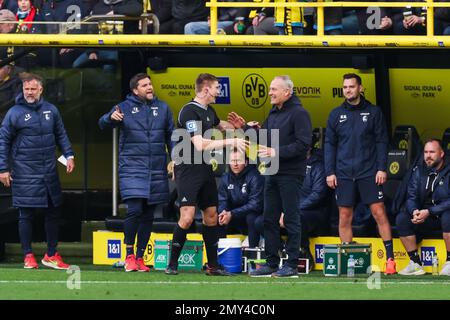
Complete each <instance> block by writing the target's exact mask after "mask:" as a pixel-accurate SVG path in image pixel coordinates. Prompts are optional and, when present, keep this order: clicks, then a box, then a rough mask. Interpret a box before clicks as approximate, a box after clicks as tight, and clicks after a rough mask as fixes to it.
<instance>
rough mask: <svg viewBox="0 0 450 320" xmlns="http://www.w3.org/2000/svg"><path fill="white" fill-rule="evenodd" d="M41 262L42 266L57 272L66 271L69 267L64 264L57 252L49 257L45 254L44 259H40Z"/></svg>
mask: <svg viewBox="0 0 450 320" xmlns="http://www.w3.org/2000/svg"><path fill="white" fill-rule="evenodd" d="M41 262H42V264H43V265H44V266H47V267H49V268H53V269H58V270H67V269H69V267H70V265H68V264H67V263H64V261H63V259H62V257H61V256H60V255H59V253H58V252H56V253H55V255H54V256H51V257H49V256H48V255H47V254H45V256H44V259H42V260H41Z"/></svg>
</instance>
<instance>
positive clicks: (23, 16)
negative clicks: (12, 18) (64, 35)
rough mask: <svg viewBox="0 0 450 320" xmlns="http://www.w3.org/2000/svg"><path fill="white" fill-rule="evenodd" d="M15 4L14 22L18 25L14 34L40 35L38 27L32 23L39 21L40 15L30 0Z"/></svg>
mask: <svg viewBox="0 0 450 320" xmlns="http://www.w3.org/2000/svg"><path fill="white" fill-rule="evenodd" d="M17 4H18V9H17V13H16V20H17V22H18V24H17V27H16V33H40V31H41V29H40V26H39V25H38V24H35V23H33V22H35V21H40V20H41V19H40V15H39V13H38V12H37V10H36V8H35V7H34V6H33V3H32V2H31V0H19V1H17Z"/></svg>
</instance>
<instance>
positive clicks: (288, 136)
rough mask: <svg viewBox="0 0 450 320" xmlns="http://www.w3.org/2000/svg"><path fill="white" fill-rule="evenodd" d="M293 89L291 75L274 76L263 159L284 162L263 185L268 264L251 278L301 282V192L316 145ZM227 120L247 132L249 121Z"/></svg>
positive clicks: (232, 115)
mask: <svg viewBox="0 0 450 320" xmlns="http://www.w3.org/2000/svg"><path fill="white" fill-rule="evenodd" d="M293 88H294V84H293V82H292V80H291V79H290V78H289V77H288V76H277V77H275V78H274V79H273V80H272V82H271V84H270V88H269V96H270V103H271V104H272V105H273V108H272V109H271V110H270V112H269V116H268V117H267V119H266V120H265V122H264V124H263V126H262V129H267V130H268V133H267V135H268V139H267V140H268V146H267V147H261V146H260V147H259V150H258V156H259V157H260V158H263V159H264V158H271V159H277V158H278V160H279V169H278V172H277V173H276V174H273V175H265V184H264V240H265V253H266V257H267V259H266V260H267V264H265V265H264V266H262V267H261V268H260V269H258V270H255V271H253V272H251V273H250V276H252V277H266V276H270V275H271V276H272V277H298V272H297V267H298V258H299V255H300V251H299V248H300V238H301V221H300V207H299V203H300V188H301V186H302V183H303V179H304V176H305V169H306V154H307V152H308V150H309V148H310V145H311V137H312V128H311V127H312V125H311V118H310V116H309V113H308V111H306V110H305V109H304V108H303V107H302V104H301V102H300V100H299V98H298V97H297V96H296V95H294V93H293ZM228 119H229V121H230V122H231V123H233V125H234V126H235V127H237V128H238V127H243V126H244V125H245V120H244V119H243V118H242V117H240V116H238V115H237V114H236V113H234V112H231V113H230V114H229V115H228ZM275 132H278V134H279V141H271V134H272V133H275ZM282 212H284V224H285V226H286V231H287V234H288V240H287V243H286V253H287V254H288V256H289V257H288V259H287V262H286V263H285V264H284V265H283V267H282V268H281V269H278V265H279V262H280V256H279V254H278V251H279V248H280V246H281V243H280V223H279V221H280V217H281V213H282Z"/></svg>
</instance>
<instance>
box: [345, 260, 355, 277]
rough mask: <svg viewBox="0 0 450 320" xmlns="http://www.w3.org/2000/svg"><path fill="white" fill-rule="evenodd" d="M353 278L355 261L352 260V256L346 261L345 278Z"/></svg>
mask: <svg viewBox="0 0 450 320" xmlns="http://www.w3.org/2000/svg"><path fill="white" fill-rule="evenodd" d="M354 276H355V259H353V255H350V257H349V258H348V260H347V277H349V278H353V277H354Z"/></svg>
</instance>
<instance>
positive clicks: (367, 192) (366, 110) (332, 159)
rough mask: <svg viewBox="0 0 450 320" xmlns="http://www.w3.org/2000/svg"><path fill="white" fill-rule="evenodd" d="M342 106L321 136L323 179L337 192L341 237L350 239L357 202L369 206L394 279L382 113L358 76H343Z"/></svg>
mask: <svg viewBox="0 0 450 320" xmlns="http://www.w3.org/2000/svg"><path fill="white" fill-rule="evenodd" d="M343 78H344V82H343V93H344V97H345V101H344V103H343V104H342V105H341V106H339V107H337V108H335V109H334V110H332V111H331V113H330V116H329V117H328V124H327V131H326V136H325V174H326V175H327V184H328V186H329V187H330V188H332V189H334V190H335V192H336V203H337V205H338V207H339V237H340V238H341V241H342V242H343V243H350V242H351V241H352V238H353V232H352V218H353V207H354V206H355V205H356V204H357V203H356V199H357V195H358V193H359V197H360V199H361V201H362V202H363V203H364V204H367V205H369V206H370V210H371V212H372V215H373V217H374V218H375V221H376V222H377V224H378V230H379V232H380V235H381V238H382V239H383V242H384V246H385V248H386V259H387V261H386V270H385V273H386V274H395V273H396V269H395V261H394V252H393V245H392V235H391V225H390V223H389V220H388V218H387V215H386V209H385V207H384V196H383V189H382V185H383V184H384V183H385V182H386V179H387V173H386V166H387V145H388V135H387V129H386V123H385V121H384V117H383V114H382V112H381V109H380V108H379V107H377V106H374V105H372V104H371V103H370V102H369V101H367V100H366V99H365V98H364V96H363V95H362V94H361V93H362V92H363V87H362V83H361V78H360V77H359V76H358V75H357V74H353V73H349V74H345V75H344V77H343Z"/></svg>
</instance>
